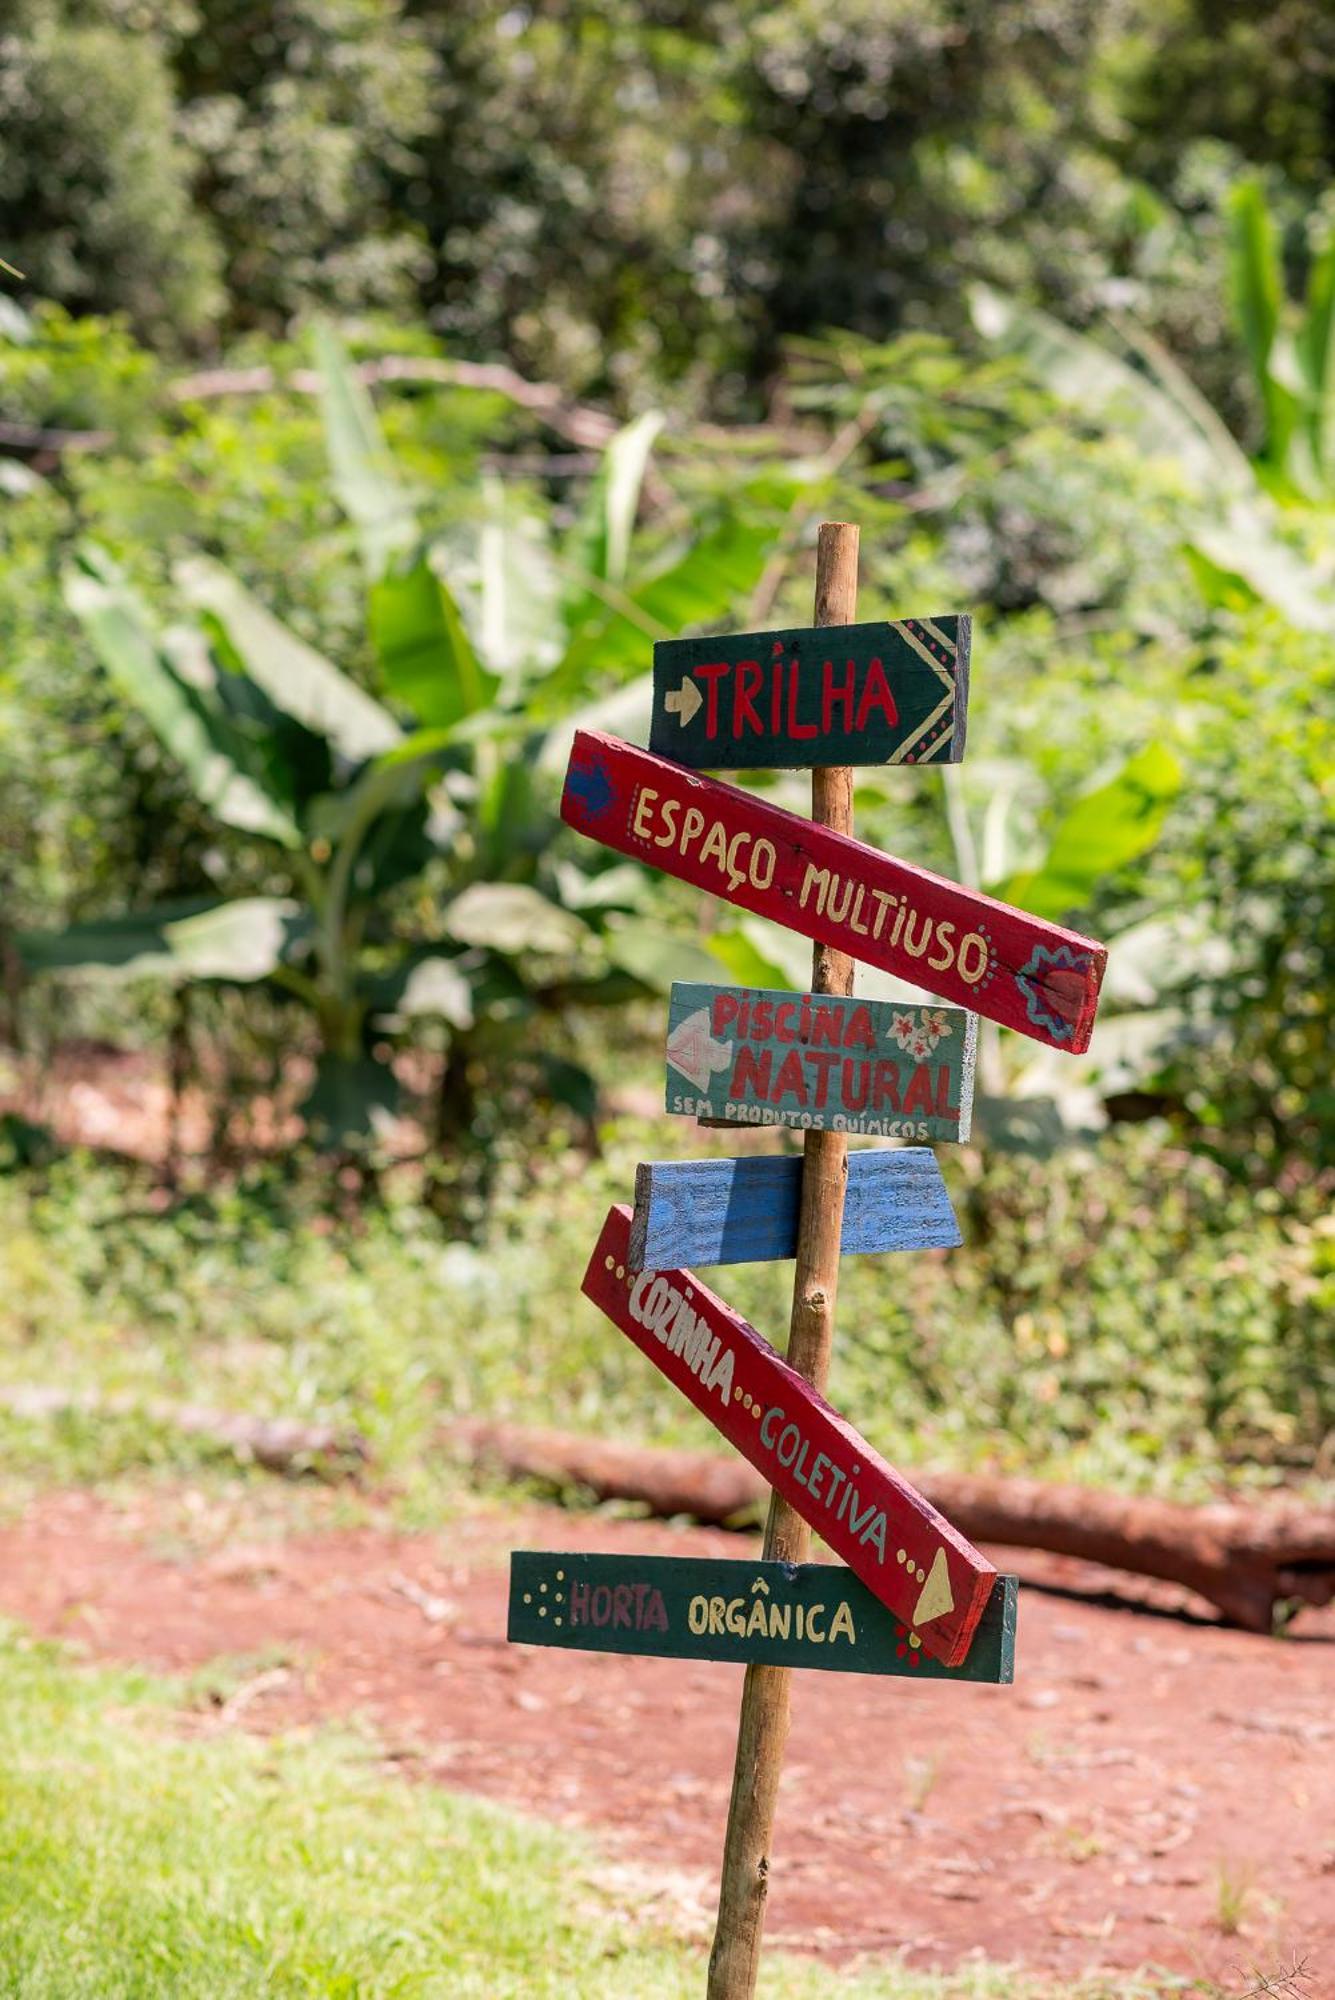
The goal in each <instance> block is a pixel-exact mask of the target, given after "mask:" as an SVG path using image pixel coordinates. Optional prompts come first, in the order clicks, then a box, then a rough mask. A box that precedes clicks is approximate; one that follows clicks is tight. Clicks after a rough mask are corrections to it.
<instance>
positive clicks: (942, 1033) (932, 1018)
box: [919, 1007, 950, 1049]
mask: <svg viewBox="0 0 1335 2000" xmlns="http://www.w3.org/2000/svg"><path fill="white" fill-rule="evenodd" d="M919 1026H920V1027H921V1029H922V1032H923V1034H924V1035H926V1037H927V1045H928V1047H929V1048H932V1049H934V1048H935V1047H936V1045H937V1043H938V1042H944V1041H945V1039H946V1036H947V1035H948V1034H949V1033H950V1022H949V1020H948V1019H947V1017H946V1015H945V1013H944V1012H943V1010H942V1009H941V1008H940V1007H925V1008H924V1009H923V1012H922V1018H921V1021H920V1023H919Z"/></svg>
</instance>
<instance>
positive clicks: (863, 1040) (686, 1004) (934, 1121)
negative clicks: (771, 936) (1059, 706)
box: [667, 980, 978, 1140]
mask: <svg viewBox="0 0 1335 2000" xmlns="http://www.w3.org/2000/svg"><path fill="white" fill-rule="evenodd" d="M977 1037H978V1020H977V1016H976V1015H974V1014H966V1013H962V1012H961V1011H960V1009H959V1008H958V1007H913V1006H907V1005H901V1004H900V1003H898V1002H896V1001H886V1000H852V999H847V1000H843V999H835V998H829V997H827V996H823V995H822V996H817V995H815V994H811V993H777V992H772V991H769V990H767V989H763V988H756V987H738V986H700V985H696V984H693V983H689V982H687V981H684V980H677V981H674V983H673V987H672V996H671V999H670V1001H669V1004H668V1037H667V1108H668V1110H669V1111H671V1112H673V1113H675V1114H676V1115H677V1116H678V1117H683V1118H692V1117H694V1118H700V1119H702V1120H704V1119H709V1120H710V1121H712V1122H713V1123H715V1124H728V1125H790V1126H793V1127H795V1128H797V1129H798V1130H800V1131H806V1132H809V1131H811V1130H813V1129H814V1130H817V1131H826V1132H865V1133H872V1134H875V1135H877V1136H879V1137H881V1138H885V1139H938V1140H939V1139H947V1140H964V1139H967V1138H968V1136H969V1123H970V1119H971V1117H972V1113H973V1078H974V1059H975V1052H976V1047H977Z"/></svg>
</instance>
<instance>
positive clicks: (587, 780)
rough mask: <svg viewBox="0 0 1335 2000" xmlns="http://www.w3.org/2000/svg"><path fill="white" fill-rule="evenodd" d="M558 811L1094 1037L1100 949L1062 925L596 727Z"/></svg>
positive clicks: (786, 914)
mask: <svg viewBox="0 0 1335 2000" xmlns="http://www.w3.org/2000/svg"><path fill="white" fill-rule="evenodd" d="M561 813H562V817H563V818H564V819H565V820H566V821H567V822H568V824H569V825H571V826H573V827H574V828H575V829H576V831H577V832H580V833H586V834H588V835H589V836H590V837H591V838H592V839H594V840H599V841H601V842H602V843H603V845H604V846H606V847H610V848H614V849H615V850H616V851H617V852H618V853H620V854H628V855H630V856H632V857H633V858H634V859H635V860H637V861H644V862H647V863H649V864H650V865H651V866H652V867H655V868H661V869H663V870H664V871H665V872H666V873H667V874H669V875H675V876H678V877H679V878H680V879H681V880H682V881H684V882H691V883H693V884H694V885H695V886H696V887H697V888H701V889H707V890H709V891H710V893H711V894H713V895H716V896H722V897H723V899H724V900H725V901H726V902H729V903H733V904H735V905H736V906H737V907H738V908H739V909H744V910H752V911H754V912H756V914H757V915H759V916H762V917H771V918H773V919H774V920H775V921H776V922H778V923H781V924H786V925H787V926H788V928H789V929H790V930H795V931H799V932H800V933H801V934H802V935H803V936H805V937H810V938H814V939H815V940H816V941H817V942H818V943H819V944H821V945H824V946H827V947H832V948H833V949H835V950H836V951H840V952H846V953H848V954H850V955H851V956H852V957H854V958H860V959H862V960H863V961H864V962H865V963H866V964H868V965H875V966H879V967H880V968H881V970H882V971H884V972H893V973H896V974H898V975H899V976H900V977H901V978H904V979H909V980H912V981H913V982H914V984H915V985H918V986H922V987H925V988H926V990H927V991H928V992H930V993H937V994H939V995H940V996H941V998H942V999H943V1000H952V1001H955V1002H957V1003H958V1004H959V1005H960V1006H963V1007H969V1008H972V1009H973V1010H974V1011H975V1012H976V1013H979V1014H985V1015H987V1017H988V1019H989V1020H992V1021H997V1022H1000V1024H1001V1025H1002V1026H1003V1027H1007V1028H1017V1029H1018V1030H1019V1031H1020V1033H1021V1034H1023V1035H1028V1036H1030V1037H1031V1038H1032V1039H1033V1040H1034V1041H1038V1042H1046V1043H1048V1044H1049V1045H1050V1046H1051V1047H1053V1048H1058V1049H1064V1050H1066V1051H1067V1052H1068V1053H1072V1054H1077V1053H1079V1051H1080V1050H1082V1049H1085V1048H1088V1046H1089V1038H1090V1035H1091V1033H1092V1032H1093V1027H1094V1014H1095V1010H1096V1008H1097V1006H1098V994H1099V984H1100V981H1101V980H1102V978H1103V969H1104V965H1105V963H1106V961H1107V952H1106V950H1105V949H1104V947H1103V946H1102V945H1101V944H1096V943H1095V942H1094V940H1093V939H1091V938H1086V937H1081V936H1080V935H1079V934H1078V933H1077V932H1075V931H1068V930H1064V929H1063V928H1062V926H1061V925H1060V924H1050V923H1045V922H1044V921H1042V919H1041V918H1038V917H1031V916H1028V915H1027V914H1026V913H1025V912H1024V911H1022V910H1015V909H1012V908H1011V907H1010V906H1009V904H1006V903H998V902H997V901H995V899H994V898H992V897H991V896H983V895H980V894H978V893H977V892H976V891H974V890H970V889H962V888H960V887H959V885H958V884H957V883H955V882H948V881H947V880H946V879H945V878H944V877H943V876H940V875H932V874H929V873H928V871H927V870H926V869H925V868H914V867H912V866H910V864H909V863H908V862H905V861H896V860H895V859H894V858H893V857H892V856H890V855H886V854H878V853H877V852H876V850H875V848H872V847H868V846H866V845H865V844H864V843H863V842H861V841H858V840H853V839H851V838H849V837H848V836H846V835H844V834H841V833H837V832H832V831H830V830H828V829H827V828H826V827H822V826H815V825H812V824H811V823H810V822H809V821H807V820H804V819H801V818H799V817H798V816H797V815H796V814H795V813H789V812H784V811H783V809H782V808H781V807H779V806H775V805H771V804H769V802H768V801H767V800H764V799H761V798H758V797H756V796H755V795H754V794H753V793H750V792H743V791H739V790H738V789H737V788H736V786H734V785H724V784H720V783H719V782H718V781H717V780H716V779H714V778H702V777H699V776H697V775H696V774H695V773H693V772H690V771H683V770H680V769H679V768H678V767H677V766H676V765H675V764H670V763H668V762H667V761H666V759H664V758H662V757H655V756H653V755H652V754H651V753H650V752H649V751H647V750H637V749H635V748H633V747H632V746H631V745H630V744H628V743H621V742H619V741H618V740H617V739H616V738H615V737H612V736H605V735H603V734H602V733H601V732H600V731H598V730H591V729H581V730H579V731H577V732H576V735H575V740H574V744H573V747H572V749H571V753H570V767H569V770H568V771H567V773H566V782H565V792H564V795H563V797H562V800H561ZM813 984H814V985H815V988H816V990H820V983H819V981H816V982H813Z"/></svg>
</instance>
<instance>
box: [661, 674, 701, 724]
mask: <svg viewBox="0 0 1335 2000" xmlns="http://www.w3.org/2000/svg"><path fill="white" fill-rule="evenodd" d="M704 699H705V698H704V696H703V695H702V694H701V692H700V690H699V688H698V687H697V686H696V684H695V682H694V681H693V680H692V679H691V677H690V675H689V674H683V675H682V677H681V686H680V687H679V688H676V689H674V691H673V692H672V693H671V694H665V695H664V696H663V706H664V708H665V709H666V710H667V712H668V714H669V715H675V716H676V718H677V720H678V722H679V723H680V724H681V726H682V728H683V729H684V728H685V727H686V725H687V723H688V722H689V721H690V720H691V719H692V717H693V716H695V715H697V714H698V713H699V711H700V709H701V708H702V707H703V706H704Z"/></svg>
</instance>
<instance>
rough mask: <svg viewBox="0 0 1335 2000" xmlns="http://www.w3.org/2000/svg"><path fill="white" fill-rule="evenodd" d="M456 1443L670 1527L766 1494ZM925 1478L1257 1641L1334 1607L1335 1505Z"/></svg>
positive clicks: (545, 1442)
mask: <svg viewBox="0 0 1335 2000" xmlns="http://www.w3.org/2000/svg"><path fill="white" fill-rule="evenodd" d="M446 1438H447V1440H448V1441H449V1442H450V1444H451V1445H452V1446H453V1448H454V1449H456V1450H458V1451H460V1452H462V1453H463V1454H464V1455H466V1456H467V1457H468V1458H469V1459H472V1460H475V1461H477V1462H478V1463H482V1464H487V1465H490V1466H493V1467H495V1468H497V1469H499V1470H502V1471H504V1472H507V1473H509V1474H510V1475H511V1476H512V1477H514V1478H520V1479H534V1480H538V1481H541V1482H542V1483H543V1484H546V1485H550V1486H553V1487H556V1488H558V1489H563V1488H578V1489H579V1490H580V1491H581V1492H585V1493H589V1494H592V1495H593V1497H594V1498H595V1499H597V1500H631V1501H634V1502H635V1504H636V1505H637V1506H640V1507H644V1508H646V1509H647V1511H648V1512H649V1513H651V1514H655V1515H661V1516H662V1517H663V1518H664V1519H665V1520H673V1519H677V1518H679V1517H680V1516H682V1515H689V1516H694V1518H695V1519H696V1520H699V1521H706V1522H711V1523H714V1524H716V1525H721V1526H724V1527H735V1526H738V1525H744V1524H746V1523H748V1522H750V1521H752V1520H754V1518H755V1510H756V1508H757V1506H758V1505H759V1504H760V1503H761V1502H762V1501H763V1500H764V1499H765V1497H766V1494H767V1492H768V1487H767V1484H766V1481H765V1479H764V1478H763V1477H762V1475H761V1474H760V1473H759V1472H757V1471H755V1470H754V1469H753V1467H751V1466H750V1465H747V1464H745V1463H744V1462H743V1461H742V1460H740V1459H736V1458H731V1457H729V1458H725V1457H723V1456H722V1455H721V1454H719V1453H715V1452H704V1451H700V1452H696V1451H673V1450H668V1449H665V1448H662V1447H659V1448H657V1449H655V1448H653V1447H649V1446H644V1445H634V1446H632V1445H625V1444H618V1443H617V1442H615V1441H614V1440H612V1439H608V1438H590V1437H581V1436H579V1435H576V1434H574V1433H570V1432H566V1431H553V1430H533V1429H529V1428H528V1427H526V1426H525V1425H522V1424H493V1423H484V1422H479V1421H476V1420H473V1421H463V1422H457V1423H454V1424H452V1425H450V1426H449V1428H448V1431H447V1432H446ZM914 1479H915V1483H916V1485H917V1486H918V1488H919V1490H920V1491H921V1492H922V1493H923V1494H924V1495H925V1496H926V1497H927V1498H928V1499H929V1500H930V1501H931V1502H932V1503H933V1505H934V1506H936V1507H939V1508H940V1509H941V1511H942V1513H943V1514H945V1515H946V1516H947V1517H948V1518H949V1519H950V1520H951V1521H952V1522H954V1524H955V1526H956V1527H957V1528H958V1529H959V1530H960V1532H961V1533H962V1534H966V1535H969V1536H970V1537H972V1538H973V1539H975V1540H977V1541H979V1542H990V1543H1001V1544H1005V1545H1008V1546H1009V1547H1011V1548H1018V1549H1048V1550H1050V1551H1052V1552H1053V1553H1054V1554H1056V1555H1067V1556H1075V1557H1078V1558H1079V1559H1080V1560H1081V1561H1084V1562H1091V1563H1103V1564H1105V1565H1107V1566H1108V1567H1109V1568H1110V1569H1120V1570H1127V1571H1129V1572H1130V1573H1131V1574H1132V1575H1133V1576H1149V1577H1157V1578H1159V1579H1160V1580H1161V1581H1163V1582H1165V1583H1175V1584H1180V1585H1181V1586H1182V1587H1183V1588H1184V1589H1187V1590H1193V1591H1195V1592H1196V1594H1197V1595H1198V1596H1200V1597H1203V1598H1204V1599H1205V1600H1206V1601H1207V1602H1208V1603H1210V1604H1213V1605H1214V1606H1215V1607H1216V1609H1217V1610H1218V1611H1219V1613H1220V1616H1221V1617H1222V1618H1223V1619H1224V1620H1225V1622H1226V1623H1227V1624H1230V1625H1237V1626H1240V1627H1241V1628H1242V1629H1243V1630H1244V1631H1247V1632H1270V1631H1272V1630H1273V1629H1274V1627H1275V1624H1276V1621H1277V1619H1278V1618H1279V1616H1280V1614H1281V1613H1282V1612H1283V1611H1284V1610H1285V1609H1286V1608H1287V1609H1290V1610H1291V1609H1292V1608H1294V1607H1295V1606H1300V1605H1305V1604H1306V1605H1312V1606H1314V1607H1316V1608H1318V1609H1319V1608H1320V1607H1321V1606H1322V1605H1325V1604H1329V1603H1331V1601H1332V1600H1333V1599H1335V1507H1331V1506H1318V1505H1314V1504H1312V1503H1311V1502H1307V1501H1291V1500H1289V1501H1275V1500H1270V1501H1265V1502H1260V1501H1257V1502H1251V1501H1249V1502H1248V1503H1247V1504H1246V1505H1240V1504H1238V1503H1236V1502H1229V1503H1223V1502H1221V1503H1218V1504H1216V1505H1212V1506H1206V1507H1188V1506H1183V1505H1181V1504H1180V1503H1178V1502H1175V1501H1171V1500H1152V1499H1147V1498H1145V1497H1143V1496H1139V1495H1133V1494H1121V1493H1105V1492H1102V1491H1100V1490H1098V1489H1097V1488H1093V1487H1084V1486H1050V1485H1048V1484H1047V1483H1046V1481H1043V1480H1038V1479H1001V1478H995V1477H991V1476H988V1475H984V1474H976V1473H967V1472H915V1474H914Z"/></svg>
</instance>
